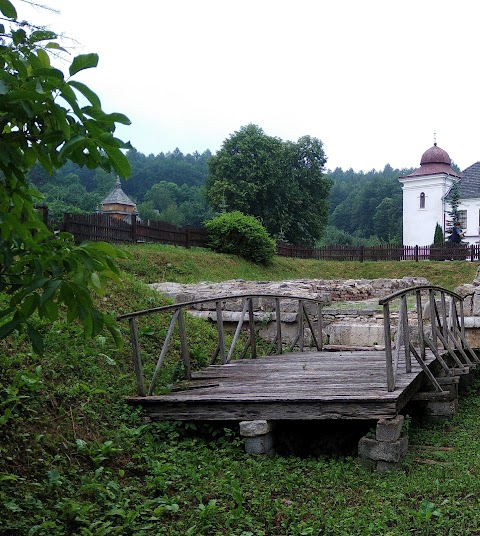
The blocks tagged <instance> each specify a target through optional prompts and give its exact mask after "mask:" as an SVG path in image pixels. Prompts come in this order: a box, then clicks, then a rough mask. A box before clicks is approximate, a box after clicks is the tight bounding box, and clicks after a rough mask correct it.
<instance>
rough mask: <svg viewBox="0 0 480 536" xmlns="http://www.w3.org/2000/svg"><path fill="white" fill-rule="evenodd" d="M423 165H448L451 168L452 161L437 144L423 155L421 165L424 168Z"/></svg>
mask: <svg viewBox="0 0 480 536" xmlns="http://www.w3.org/2000/svg"><path fill="white" fill-rule="evenodd" d="M423 164H448V165H449V166H451V165H452V161H451V160H450V157H449V156H448V153H447V151H444V150H443V149H440V147H437V144H436V143H435V144H434V145H433V147H430V149H428V150H427V151H425V152H424V153H423V154H422V159H421V160H420V165H421V166H422V165H423Z"/></svg>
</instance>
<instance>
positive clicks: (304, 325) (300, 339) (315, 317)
mask: <svg viewBox="0 0 480 536" xmlns="http://www.w3.org/2000/svg"><path fill="white" fill-rule="evenodd" d="M260 299H261V300H262V306H261V308H258V307H256V304H258V300H260ZM231 300H237V301H238V300H240V301H241V303H242V306H241V310H240V311H237V312H239V314H238V315H237V316H238V322H237V323H236V328H235V330H234V333H233V337H232V341H231V344H230V345H229V347H228V348H227V345H226V336H225V335H226V333H225V327H224V316H225V312H226V307H225V306H226V303H227V302H228V301H231ZM285 300H288V301H290V304H289V307H288V310H289V311H291V310H292V309H293V310H294V311H295V308H294V307H292V304H291V301H292V300H293V301H294V302H296V303H297V307H296V311H297V317H298V318H297V323H298V329H297V332H296V334H295V336H294V337H293V340H289V341H287V340H286V339H287V337H286V336H285V333H284V330H283V327H282V321H281V320H282V315H283V314H286V311H285V307H284V308H283V309H282V301H285ZM208 303H214V304H215V311H214V313H213V314H214V317H215V318H214V320H215V322H216V326H217V334H218V344H217V347H216V349H215V351H214V353H213V355H212V356H211V359H210V364H211V365H213V364H215V363H216V362H217V359H218V360H219V362H220V364H221V365H226V364H228V363H230V361H231V360H232V358H233V356H234V353H235V350H236V349H237V345H238V343H239V341H240V339H241V334H242V332H244V333H245V332H246V334H247V338H246V343H245V344H244V346H243V349H242V350H241V351H240V352H237V353H238V354H239V356H240V359H243V358H245V357H246V355H247V354H248V353H250V356H251V357H252V358H253V359H254V358H256V357H257V342H258V337H259V335H258V333H257V328H259V327H260V326H261V325H262V324H263V323H264V322H274V323H275V325H274V328H275V329H274V332H275V335H274V338H273V340H272V341H271V343H270V348H269V352H267V355H278V354H282V353H283V352H284V351H293V350H294V349H295V348H298V350H299V351H300V352H303V351H304V350H305V348H306V347H307V340H306V336H307V335H308V336H309V339H310V341H308V342H309V344H310V345H311V346H313V347H315V348H316V349H317V350H319V351H321V350H322V349H323V342H322V340H323V327H324V326H323V320H322V309H323V306H324V302H323V301H322V300H319V299H314V298H308V297H305V296H292V295H276V294H249V295H245V294H236V295H229V296H220V297H215V298H207V299H203V300H195V301H190V302H184V303H177V304H174V305H166V306H163V307H155V308H152V309H146V310H143V311H136V312H133V313H129V314H124V315H121V316H119V317H118V318H117V320H128V322H129V325H130V339H131V344H132V359H133V365H134V369H135V374H136V378H137V392H138V395H139V396H151V395H153V393H154V390H155V386H156V384H157V380H158V376H159V373H160V370H161V368H162V365H163V363H164V360H165V357H166V355H167V351H168V348H169V345H170V343H171V341H172V338H173V334H174V330H175V327H176V326H178V336H179V338H180V353H181V359H182V361H183V366H184V372H185V378H186V379H187V380H190V379H191V378H192V364H191V360H190V352H189V348H188V338H187V328H186V324H185V313H186V312H187V311H189V310H193V309H195V308H203V306H205V305H206V304H208ZM239 309H240V308H239ZM230 311H231V309H230V310H229V312H230ZM165 313H169V314H171V315H172V316H171V320H170V324H169V327H168V330H167V333H166V336H165V340H164V342H163V345H162V348H161V350H160V354H159V357H158V359H157V362H156V365H155V369H154V372H153V377H152V379H151V380H150V384H149V386H148V387H146V386H145V379H144V371H143V363H142V358H141V348H140V341H139V337H138V330H137V324H136V320H137V319H138V318H140V317H143V316H146V315H154V314H165ZM262 355H265V353H264V352H262Z"/></svg>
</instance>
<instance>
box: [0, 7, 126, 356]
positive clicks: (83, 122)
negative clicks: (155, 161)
mask: <svg viewBox="0 0 480 536" xmlns="http://www.w3.org/2000/svg"><path fill="white" fill-rule="evenodd" d="M0 12H1V14H2V15H3V20H4V21H5V24H0V61H1V63H2V70H1V72H0V171H1V174H0V175H1V176H0V226H1V227H0V228H1V231H0V255H1V257H0V262H1V264H0V292H3V293H6V294H7V295H9V300H8V302H7V303H5V302H3V305H4V307H3V309H2V310H1V311H0V339H3V338H5V337H7V336H9V335H10V334H12V333H13V332H15V331H17V332H26V334H27V336H28V337H29V338H30V340H31V342H32V344H33V347H34V349H35V350H36V351H37V352H41V351H42V335H41V333H40V332H39V331H38V330H37V329H36V325H35V323H36V320H35V315H34V313H38V315H39V316H40V318H46V319H48V320H49V321H51V322H53V321H54V320H56V319H57V317H58V316H59V312H60V309H61V308H62V307H65V308H66V312H67V318H68V320H69V321H70V322H71V321H73V320H75V319H78V320H80V321H81V322H82V324H83V329H84V333H85V335H86V336H93V335H96V334H98V333H99V332H100V331H101V330H102V329H103V328H104V327H107V328H108V329H109V330H110V331H111V333H112V334H113V335H114V336H115V337H117V341H118V342H119V338H118V330H117V327H116V325H115V321H114V319H113V318H112V317H110V316H109V315H108V314H106V313H102V312H100V311H99V310H98V309H97V308H96V307H95V306H94V303H93V301H92V296H91V294H90V291H91V290H93V291H94V292H96V293H98V294H102V293H103V292H104V287H105V283H106V281H107V280H108V279H118V269H117V267H116V264H115V260H114V259H115V257H117V256H119V255H120V252H119V251H118V250H116V249H115V248H114V247H112V246H110V245H109V244H105V243H97V244H80V245H78V246H77V245H75V243H74V242H73V239H72V236H71V235H69V234H65V233H62V234H59V235H54V234H53V233H52V232H51V231H50V230H49V229H48V228H47V227H46V226H45V225H44V224H43V222H42V220H41V218H40V216H39V214H38V213H37V211H36V210H35V203H36V202H37V201H39V200H40V194H39V193H38V192H37V191H35V190H34V189H32V188H31V186H30V185H29V183H28V181H27V179H26V173H27V172H28V170H29V169H30V168H31V167H32V166H33V165H34V164H35V163H37V162H39V163H40V164H41V166H42V167H43V168H44V169H45V170H46V171H47V172H48V173H52V172H53V170H54V169H55V168H59V167H61V166H62V165H63V164H64V163H65V162H67V161H68V160H70V161H72V162H74V163H76V164H79V165H80V166H87V167H88V168H91V169H94V168H97V167H101V168H103V169H105V170H106V171H111V170H114V171H115V172H116V173H117V174H119V175H122V176H128V174H129V173H130V165H129V163H128V160H127V159H126V157H125V155H124V154H123V153H122V151H121V149H122V148H126V147H128V146H127V145H126V144H124V143H123V142H122V141H120V140H119V139H117V138H115V137H114V132H115V125H116V123H122V124H129V123H130V121H129V120H128V118H127V117H125V116H124V115H122V114H118V113H112V114H107V113H105V112H104V111H103V110H102V107H101V103H100V99H99V98H98V96H97V95H96V94H95V93H94V92H93V91H92V90H91V89H90V88H89V87H87V86H86V85H85V84H83V83H82V82H79V81H77V80H74V79H73V77H74V76H75V75H76V74H77V73H78V72H80V71H82V70H84V69H89V68H92V67H96V65H97V63H98V56H97V55H96V54H86V55H80V56H77V57H75V58H74V59H73V61H72V63H71V65H70V67H69V72H68V76H65V75H64V73H63V72H62V71H61V70H59V69H58V68H56V67H54V66H53V65H52V64H51V57H52V53H54V54H58V53H61V52H62V49H61V47H60V45H59V44H58V42H57V41H56V37H57V36H56V35H55V34H54V33H53V32H50V31H45V30H43V29H38V28H37V27H35V26H30V25H28V24H27V23H25V22H22V23H19V22H18V20H17V10H16V8H15V6H14V5H13V4H12V3H11V2H10V1H9V0H1V1H0ZM81 102H82V103H83V102H86V104H85V105H82V104H81Z"/></svg>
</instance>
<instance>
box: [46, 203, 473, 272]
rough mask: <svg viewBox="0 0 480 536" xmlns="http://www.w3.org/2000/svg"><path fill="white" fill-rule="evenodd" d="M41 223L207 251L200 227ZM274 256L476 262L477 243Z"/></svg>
mask: <svg viewBox="0 0 480 536" xmlns="http://www.w3.org/2000/svg"><path fill="white" fill-rule="evenodd" d="M42 209H43V217H44V221H45V222H46V223H48V225H50V226H51V227H53V228H56V229H58V230H60V231H66V232H69V233H72V234H73V236H74V237H75V240H76V241H78V242H81V241H83V240H89V241H99V240H103V241H105V242H112V243H126V244H138V243H144V242H157V243H160V244H170V245H173V246H183V247H186V248H190V247H203V248H208V240H207V231H206V229H205V228H203V227H198V228H194V227H177V226H176V225H172V224H171V223H167V222H164V221H155V220H151V221H150V220H148V221H138V220H137V219H136V217H135V216H132V220H131V222H130V223H128V222H125V221H122V220H120V219H117V218H114V217H112V216H109V215H107V214H87V215H85V214H65V215H64V218H63V221H60V222H51V221H49V220H48V210H47V209H46V207H42ZM277 255H279V256H282V257H295V258H301V259H317V260H324V261H359V262H364V261H404V260H411V261H417V262H418V261H426V260H437V261H444V260H470V261H478V260H480V244H472V245H467V244H451V243H448V242H447V243H445V244H441V245H435V246H402V245H394V244H382V245H380V246H324V247H319V248H312V247H303V246H293V245H291V244H286V243H284V242H281V241H277Z"/></svg>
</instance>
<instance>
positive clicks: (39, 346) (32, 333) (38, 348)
mask: <svg viewBox="0 0 480 536" xmlns="http://www.w3.org/2000/svg"><path fill="white" fill-rule="evenodd" d="M27 335H28V338H29V339H30V341H31V343H32V347H33V351H34V352H35V353H37V354H40V355H42V354H43V339H42V336H41V335H40V333H39V332H38V331H37V330H36V329H35V328H34V327H33V326H31V325H30V324H27Z"/></svg>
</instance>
